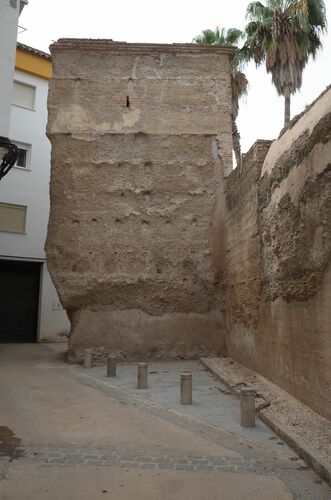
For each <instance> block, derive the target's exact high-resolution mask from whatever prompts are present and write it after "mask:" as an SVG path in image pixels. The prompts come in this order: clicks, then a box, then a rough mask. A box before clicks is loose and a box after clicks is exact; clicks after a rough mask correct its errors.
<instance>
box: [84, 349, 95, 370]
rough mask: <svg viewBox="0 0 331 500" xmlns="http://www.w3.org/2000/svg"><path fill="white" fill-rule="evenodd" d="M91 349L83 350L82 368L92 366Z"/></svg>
mask: <svg viewBox="0 0 331 500" xmlns="http://www.w3.org/2000/svg"><path fill="white" fill-rule="evenodd" d="M92 357H93V354H92V349H85V351H84V360H83V366H84V368H92Z"/></svg>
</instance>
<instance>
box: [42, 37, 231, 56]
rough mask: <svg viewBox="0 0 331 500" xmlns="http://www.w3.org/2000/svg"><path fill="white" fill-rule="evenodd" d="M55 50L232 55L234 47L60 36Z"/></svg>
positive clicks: (52, 48) (53, 47)
mask: <svg viewBox="0 0 331 500" xmlns="http://www.w3.org/2000/svg"><path fill="white" fill-rule="evenodd" d="M57 50H60V51H64V50H68V51H78V50H79V51H90V50H93V51H94V52H99V51H100V52H104V51H106V52H116V53H121V52H131V53H138V54H150V53H151V52H170V53H171V52H175V53H190V52H191V53H202V52H204V53H215V54H227V55H229V56H232V55H233V54H234V51H235V47H233V46H231V45H200V44H196V43H173V44H164V43H126V42H115V41H113V40H109V39H91V38H60V39H59V40H58V41H57V42H55V43H53V44H52V45H51V46H50V51H51V53H52V54H53V53H55V52H57Z"/></svg>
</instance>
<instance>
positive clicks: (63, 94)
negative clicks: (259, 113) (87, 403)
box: [46, 39, 233, 360]
mask: <svg viewBox="0 0 331 500" xmlns="http://www.w3.org/2000/svg"><path fill="white" fill-rule="evenodd" d="M51 50H52V56H53V61H54V73H53V79H52V80H51V83H50V93H49V102H48V105H49V123H48V136H49V138H50V140H51V143H52V176H51V212H50V222H49V228H48V238H47V246H46V250H47V258H48V263H49V268H50V271H51V274H52V277H53V280H54V283H55V284H56V287H57V289H58V292H59V295H60V298H61V302H62V304H63V306H64V307H65V309H66V310H67V312H68V314H69V317H70V320H71V332H70V340H69V353H70V358H71V359H72V360H75V359H79V358H80V356H81V354H82V350H83V349H84V348H86V347H92V348H93V350H94V354H95V355H96V356H97V355H100V356H103V355H104V354H106V353H107V352H109V351H113V352H117V353H120V354H121V355H122V356H123V357H126V358H135V357H137V356H140V357H142V356H144V357H148V356H154V357H165V356H166V357H177V356H180V357H184V358H192V357H196V356H199V355H201V354H203V353H207V352H216V353H219V352H222V350H223V345H224V293H223V288H222V262H223V261H224V259H223V258H222V252H223V249H224V242H223V240H224V227H223V226H224V217H223V214H224V200H223V174H224V172H225V173H226V172H229V171H230V170H231V169H232V136H231V110H232V107H231V81H230V58H231V56H232V53H233V51H232V49H231V48H222V47H209V48H208V47H203V48H201V47H199V46H197V45H149V44H125V43H115V42H111V41H108V40H71V39H65V40H60V41H59V42H57V43H56V44H54V45H53V46H52V47H51Z"/></svg>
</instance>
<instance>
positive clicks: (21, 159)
mask: <svg viewBox="0 0 331 500" xmlns="http://www.w3.org/2000/svg"><path fill="white" fill-rule="evenodd" d="M27 153H28V152H27V150H26V149H22V148H18V157H17V161H16V166H17V167H22V168H26V166H27Z"/></svg>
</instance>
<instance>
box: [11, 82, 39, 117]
mask: <svg viewBox="0 0 331 500" xmlns="http://www.w3.org/2000/svg"><path fill="white" fill-rule="evenodd" d="M15 83H19V84H20V85H24V86H25V87H30V88H31V89H34V93H33V103H32V108H27V107H26V106H22V105H21V104H16V103H14V102H11V105H12V106H16V107H17V108H22V109H28V110H29V111H36V93H37V87H36V86H35V85H31V84H30V83H26V82H22V81H21V80H16V78H15V79H14V81H13V89H14V85H15ZM13 91H14V90H13ZM11 101H13V95H12V99H11Z"/></svg>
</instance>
